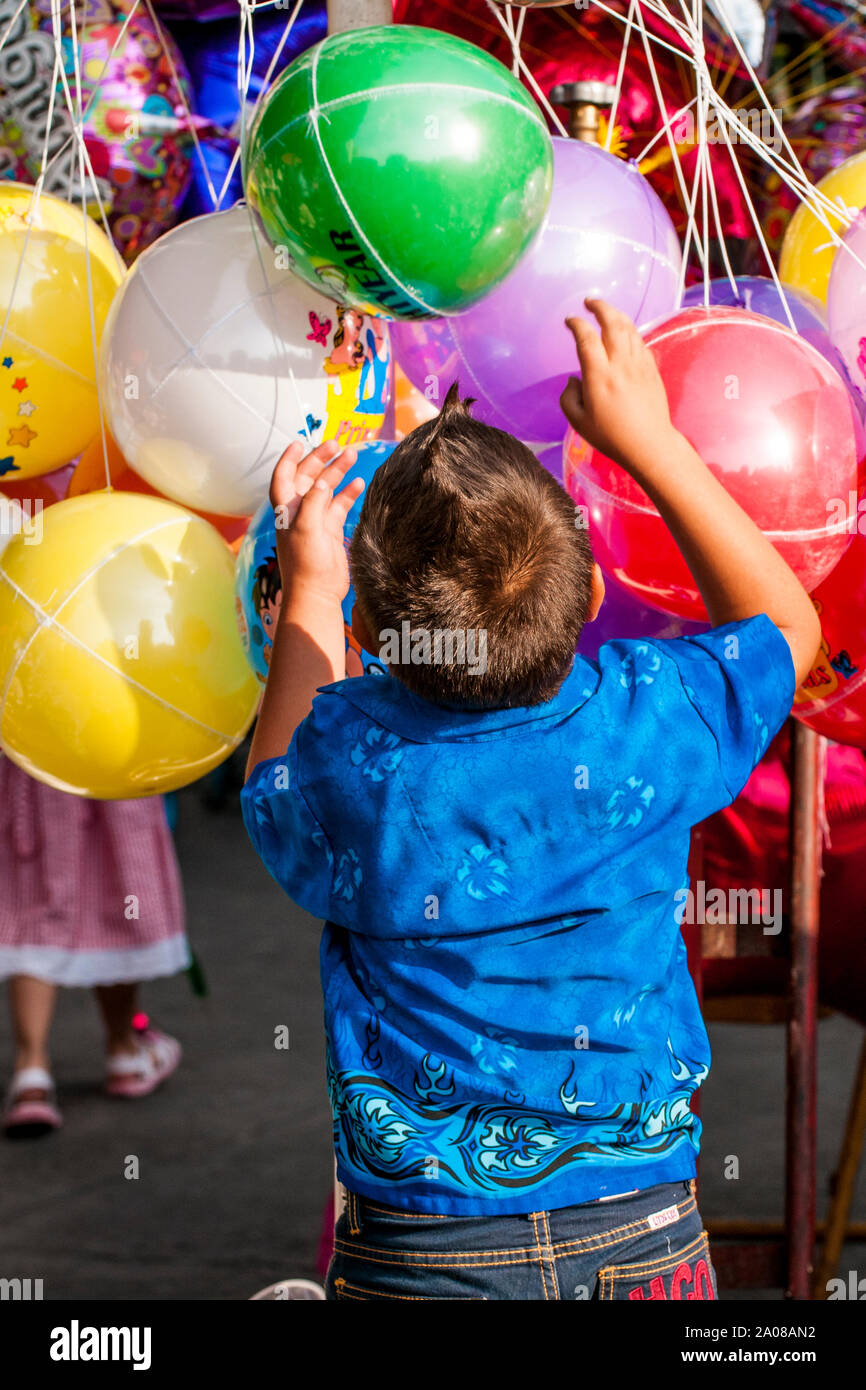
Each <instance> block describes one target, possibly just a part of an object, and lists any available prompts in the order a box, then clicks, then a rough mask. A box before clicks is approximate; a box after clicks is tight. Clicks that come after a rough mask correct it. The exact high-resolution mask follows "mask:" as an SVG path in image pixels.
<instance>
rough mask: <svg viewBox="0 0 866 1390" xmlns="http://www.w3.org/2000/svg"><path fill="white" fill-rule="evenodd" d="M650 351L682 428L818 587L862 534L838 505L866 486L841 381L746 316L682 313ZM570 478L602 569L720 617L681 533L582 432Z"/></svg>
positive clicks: (673, 605)
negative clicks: (678, 540)
mask: <svg viewBox="0 0 866 1390" xmlns="http://www.w3.org/2000/svg"><path fill="white" fill-rule="evenodd" d="M646 342H647V343H648V345H649V346H650V347H651V348H652V352H653V356H654V357H655V359H656V362H657V363H658V366H659V370H660V371H661V374H662V378H663V380H664V383H665V387H666V389H667V394H668V401H669V404H670V408H671V418H672V420H673V422H674V424H675V425H676V427H677V429H679V430H680V431H681V432H682V433H683V434H684V435H685V437H686V438H687V439H688V440H689V441H690V442H691V443H692V444H693V445H694V447H695V448H696V449H697V451H698V453H699V454H700V455H701V458H702V459H703V460H704V462H705V463H706V464H707V465H708V467H709V468H710V469H711V470H712V471H713V473H714V474H715V475H716V477H717V478H718V479H719V480H720V481H721V482H722V483H724V485H725V487H726V488H727V490H728V492H730V494H731V496H732V497H734V498H735V500H736V501H737V502H739V504H740V506H741V507H743V508H744V509H745V511H747V512H748V513H749V515H750V516H751V517H752V519H753V521H755V522H756V523H757V525H758V526H760V528H761V530H762V531H764V533H765V534H766V535H767V536H768V537H769V539H770V540H772V542H773V544H774V545H775V547H776V549H777V550H778V551H779V552H780V554H781V555H783V556H784V558H785V559H786V560H787V562H788V564H789V565H790V566H791V568H792V569H793V570H794V572H795V574H796V575H797V577H798V578H799V580H800V582H801V583H802V584H803V585H804V586H805V587H806V588H807V589H808V590H809V591H810V592H811V591H812V590H813V589H814V588H815V587H816V586H817V585H818V584H820V583H821V581H822V580H823V579H825V578H826V577H827V575H828V574H829V573H830V571H831V570H832V569H833V567H834V565H836V564H838V562H839V561H840V560H841V558H842V556H843V555H844V554H845V551H846V550H847V548H848V545H849V544H850V542H851V539H852V536H851V529H850V527H849V526H848V525H847V523H846V520H845V519H844V518H842V519H841V520H840V519H839V515H838V511H835V512H834V510H833V508H832V506H831V503H832V502H833V500H834V499H836V500H837V501H838V500H841V501H842V502H843V504H845V505H847V501H848V498H849V495H850V494H851V492H852V490H855V491H856V487H857V460H858V443H859V440H860V438H861V434H860V427H859V423H858V421H857V416H856V412H855V408H854V405H853V403H852V401H851V398H850V395H849V392H848V388H847V387H846V386H845V384H844V382H843V381H842V379H841V377H840V376H839V374H838V373H837V372H835V371H834V370H833V368H832V367H831V366H830V364H829V363H828V362H827V361H826V359H825V358H824V357H822V356H821V354H820V353H819V352H817V351H816V349H815V348H813V347H812V346H811V344H810V343H807V342H806V341H805V340H804V339H803V338H800V337H798V336H797V335H796V334H795V333H791V332H790V331H789V330H788V329H787V328H783V327H782V326H781V325H780V324H778V323H775V322H773V320H772V319H768V318H764V317H763V315H760V314H752V313H749V312H748V311H746V310H744V309H729V308H722V307H712V308H710V309H704V308H702V307H701V308H693V309H687V310H682V311H681V312H680V313H679V314H676V315H674V317H673V318H671V319H667V320H666V321H665V322H664V323H661V324H657V325H656V326H655V328H653V329H652V330H651V331H650V332H649V333H647V334H646ZM564 472H565V483H566V487H567V488H568V490H569V492H570V493H571V495H572V497H573V498H574V500H575V501H576V502H578V503H579V504H581V505H582V506H584V507H585V508H586V509H587V512H588V516H589V522H590V527H591V536H592V542H593V548H594V550H595V553H596V558H597V560H598V561H599V564H601V565H602V567H603V568H604V569H606V570H607V571H609V573H611V574H612V575H613V577H614V578H615V579H617V580H619V582H620V584H622V585H624V587H625V588H627V589H629V590H630V591H631V592H632V593H633V594H635V595H636V596H637V597H639V598H640V599H642V600H643V602H645V603H649V604H651V605H652V606H653V607H656V608H660V609H662V610H663V611H664V612H667V613H675V614H677V615H678V616H679V617H683V618H697V619H703V620H706V616H707V615H706V609H705V608H704V605H703V602H702V601H701V597H700V595H699V593H698V590H697V586H696V585H695V582H694V580H693V579H692V576H691V575H690V573H689V571H688V568H687V566H686V562H685V560H684V559H683V557H682V555H681V554H680V552H679V550H678V549H677V547H676V545H675V543H674V540H673V537H672V536H671V534H670V532H669V531H668V529H667V527H666V526H665V524H664V522H663V521H662V519H661V517H660V516H659V513H658V512H657V511H656V509H655V507H654V506H653V504H652V502H651V501H650V499H649V498H648V497H647V495H646V493H645V492H644V491H643V489H642V488H641V487H639V486H638V484H637V483H636V482H634V480H633V479H632V478H631V477H629V475H628V474H627V473H626V472H625V471H624V469H622V468H620V467H619V466H618V465H617V464H615V463H612V462H611V460H610V459H608V458H606V457H605V456H604V455H603V454H600V453H598V452H596V451H594V450H591V449H589V448H588V446H587V445H586V443H585V441H584V440H582V439H581V438H580V437H579V436H578V435H575V434H574V432H573V431H572V432H571V433H570V434H569V435H568V436H567V438H566V441H565V470H564Z"/></svg>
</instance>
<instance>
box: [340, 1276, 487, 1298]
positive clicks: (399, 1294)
mask: <svg viewBox="0 0 866 1390" xmlns="http://www.w3.org/2000/svg"><path fill="white" fill-rule="evenodd" d="M334 1298H335V1299H336V1301H337V1302H338V1303H340V1302H344V1301H345V1302H355V1303H370V1302H376V1303H379V1302H382V1301H384V1302H394V1300H395V1299H396V1300H397V1302H399V1303H445V1302H448V1303H452V1302H460V1303H462V1302H470V1303H486V1302H487V1299H486V1298H485V1297H484V1295H483V1294H465V1293H450V1294H448V1293H441V1294H435V1293H407V1292H405V1291H402V1290H396V1291H395V1290H389V1289H382V1288H374V1287H372V1285H371V1284H359V1283H357V1282H356V1281H355V1280H350V1279H344V1278H342V1277H338V1278H336V1279H335V1280H334Z"/></svg>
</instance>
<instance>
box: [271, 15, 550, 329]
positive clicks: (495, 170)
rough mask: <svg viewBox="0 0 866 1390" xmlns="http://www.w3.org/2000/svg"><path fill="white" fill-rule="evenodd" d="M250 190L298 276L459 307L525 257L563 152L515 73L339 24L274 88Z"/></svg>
mask: <svg viewBox="0 0 866 1390" xmlns="http://www.w3.org/2000/svg"><path fill="white" fill-rule="evenodd" d="M244 153H245V158H244V174H245V184H246V194H247V200H248V202H249V203H250V205H251V206H252V207H253V208H254V209H255V211H256V212H257V214H258V216H259V218H260V220H261V223H262V226H263V228H264V231H265V234H266V235H267V237H268V239H269V240H270V241H271V243H272V244H273V245H274V246H275V247H285V248H286V252H287V256H288V264H289V266H290V267H291V269H292V270H294V271H295V272H296V273H297V274H298V275H300V276H301V277H302V278H303V279H304V280H306V281H308V283H309V284H311V285H314V286H315V287H316V288H317V289H318V290H320V291H321V290H323V289H324V290H325V292H326V293H328V294H330V295H332V296H333V297H334V298H335V299H337V300H340V301H346V302H350V303H353V304H357V305H359V306H360V307H365V308H366V309H367V310H368V311H370V312H375V313H382V314H386V315H388V316H389V317H391V318H398V319H424V318H432V317H434V316H438V315H441V314H454V313H457V312H459V311H460V310H461V309H466V308H467V307H468V306H469V305H470V304H474V303H475V301H476V300H478V299H480V298H481V297H482V296H483V295H484V294H486V293H487V291H488V290H491V289H492V288H493V287H494V285H497V284H498V283H499V282H500V281H501V280H503V279H504V278H505V276H506V275H507V274H508V273H509V271H511V270H512V269H513V268H514V266H515V265H516V264H517V262H518V260H519V259H520V257H521V256H522V254H523V252H524V251H525V250H526V248H527V247H528V245H529V243H530V242H531V240H532V238H533V236H534V235H535V233H536V232H537V231H538V229H539V227H540V225H541V222H542V219H543V218H544V214H545V212H546V211H547V205H548V202H549V200H550V189H551V184H552V180H553V150H552V146H551V140H550V135H549V134H548V131H547V127H546V125H545V123H544V121H543V119H542V117H541V114H540V112H539V110H538V107H537V106H536V105H535V103H534V101H533V100H532V98H531V97H530V96H529V94H528V93H527V92H526V91H525V90H524V88H523V87H522V86H521V84H520V83H519V82H518V81H517V79H516V78H515V77H512V75H511V73H510V72H509V71H508V69H507V68H505V67H503V65H502V64H501V63H499V62H497V61H496V60H495V59H494V58H491V57H490V56H489V54H487V53H484V52H483V50H482V49H480V48H476V47H475V45H474V44H471V43H466V42H465V41H464V40H463V39H458V38H454V37H452V36H451V35H450V34H443V33H440V32H439V31H438V30H436V29H422V28H418V27H416V26H415V25H382V26H377V27H375V28H369V29H355V30H352V31H350V32H349V33H344V34H335V35H333V36H332V37H330V38H327V39H325V40H324V41H323V42H322V43H320V44H317V45H316V46H315V48H311V49H308V50H307V52H306V53H304V54H302V55H301V56H300V57H299V58H297V59H295V61H294V62H293V63H291V64H290V66H289V67H287V68H286V70H285V72H284V73H282V74H281V76H280V77H279V79H278V80H277V81H276V82H275V84H274V86H273V87H272V88H271V90H270V91H269V92H268V94H267V96H266V97H265V99H264V101H263V102H262V105H261V107H260V109H259V112H258V114H257V116H256V119H255V121H254V123H253V126H252V129H251V130H250V133H249V139H248V141H247V145H246V149H245V152H244Z"/></svg>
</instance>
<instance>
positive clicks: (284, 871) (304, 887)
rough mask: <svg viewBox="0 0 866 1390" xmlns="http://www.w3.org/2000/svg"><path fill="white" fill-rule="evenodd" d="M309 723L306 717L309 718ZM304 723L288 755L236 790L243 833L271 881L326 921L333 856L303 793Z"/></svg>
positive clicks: (272, 760) (257, 770) (265, 764)
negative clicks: (247, 837) (245, 830)
mask: <svg viewBox="0 0 866 1390" xmlns="http://www.w3.org/2000/svg"><path fill="white" fill-rule="evenodd" d="M308 719H309V716H308ZM307 722H308V720H304V722H303V723H302V724H301V725H299V727H298V728H297V729H296V730H295V734H294V737H293V738H292V742H291V743H290V745H289V748H288V751H287V752H286V753H285V754H284V755H283V756H282V757H278V758H269V759H266V761H265V762H261V763H259V764H258V765H257V767H256V768H255V769H254V770H253V773H252V775H251V776H250V777H249V778H248V780H247V782H246V784H245V785H244V787H243V790H242V791H241V810H242V813H243V818H244V825H245V826H246V829H247V834H248V835H249V837H250V839H251V840H252V842H253V846H254V848H255V850H256V853H257V854H258V856H259V858H260V859H261V861H262V863H263V864H264V866H265V868H266V869H267V870H268V872H269V873H270V875H271V876H272V878H274V879H276V881H277V883H278V884H279V885H280V887H281V888H282V889H283V891H284V892H285V893H288V895H289V897H290V898H292V899H293V900H294V901H295V902H296V903H298V905H299V906H300V907H303V908H305V909H306V911H307V912H310V913H312V914H313V916H314V917H321V918H326V917H327V916H328V908H329V902H330V894H331V877H332V871H333V865H334V855H333V851H332V849H331V846H330V844H329V843H328V839H327V837H326V835H325V832H324V830H323V829H322V827H321V825H320V824H319V822H318V821H317V819H316V817H315V816H314V814H313V812H312V811H311V809H310V806H309V804H308V802H307V799H306V797H305V796H304V792H303V789H302V773H301V752H300V750H301V747H302V744H303V740H304V735H305V732H306V727H305V726H306V725H307Z"/></svg>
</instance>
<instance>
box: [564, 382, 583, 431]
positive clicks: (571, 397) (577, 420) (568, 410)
mask: <svg viewBox="0 0 866 1390" xmlns="http://www.w3.org/2000/svg"><path fill="white" fill-rule="evenodd" d="M559 404H560V407H561V409H562V413H563V414H564V416H565V418H566V420H568V422H569V424H570V425H573V426H574V428H575V429H576V430H577V431H578V433H580V428H581V424H582V421H583V414H584V410H583V387H582V386H581V384H580V382H579V381H578V379H577V377H574V376H572V377H569V379H568V385H567V386H566V388H565V390H564V391H563V393H562V395H561V396H560V398H559Z"/></svg>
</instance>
